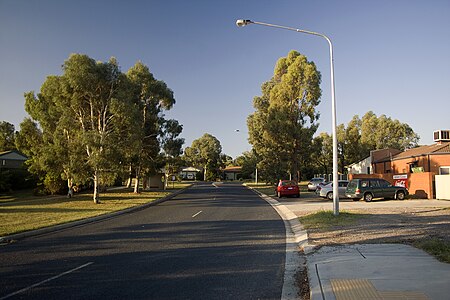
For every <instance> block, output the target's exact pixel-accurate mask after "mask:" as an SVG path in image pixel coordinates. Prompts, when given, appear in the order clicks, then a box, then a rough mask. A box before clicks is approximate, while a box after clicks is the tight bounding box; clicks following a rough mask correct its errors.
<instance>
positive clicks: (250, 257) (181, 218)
mask: <svg viewBox="0 0 450 300" xmlns="http://www.w3.org/2000/svg"><path fill="white" fill-rule="evenodd" d="M285 249H286V248H285V228H284V224H283V221H282V220H281V219H280V217H279V216H278V214H277V213H276V212H275V210H273V209H272V208H271V206H269V205H268V204H267V203H266V202H265V201H263V200H262V199H260V198H259V197H258V196H257V195H256V194H254V193H253V192H252V191H250V190H247V189H246V188H244V187H242V186H240V185H218V186H217V187H215V186H213V185H211V184H202V185H198V186H195V187H192V188H190V189H188V190H186V191H185V192H184V193H182V194H179V195H178V196H176V197H175V198H173V199H172V200H169V201H166V202H164V203H161V204H159V205H157V206H153V207H149V208H146V209H143V210H140V211H137V212H134V213H128V214H125V215H122V216H118V217H114V218H111V219H107V220H103V221H100V222H96V223H91V224H86V225H82V226H78V227H75V228H70V229H65V230H62V231H59V232H54V233H50V234H46V235H43V236H37V237H33V238H28V239H24V240H21V241H18V242H16V243H13V244H9V245H3V246H0V299H65V300H66V299H279V298H280V296H281V291H282V285H283V274H284V264H285ZM15 293H16V294H15Z"/></svg>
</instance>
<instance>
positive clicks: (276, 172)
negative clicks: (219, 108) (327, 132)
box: [247, 51, 321, 182]
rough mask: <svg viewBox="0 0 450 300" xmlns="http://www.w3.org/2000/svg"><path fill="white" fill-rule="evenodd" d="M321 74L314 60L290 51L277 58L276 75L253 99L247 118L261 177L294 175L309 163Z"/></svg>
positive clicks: (272, 178)
mask: <svg viewBox="0 0 450 300" xmlns="http://www.w3.org/2000/svg"><path fill="white" fill-rule="evenodd" d="M320 82H321V75H320V72H319V71H318V70H317V68H316V66H315V64H314V63H313V62H310V61H308V60H307V58H306V57H305V56H304V55H302V54H300V53H298V52H297V51H291V52H289V54H288V55H287V57H282V58H280V59H279V60H278V62H277V63H276V66H275V70H274V75H273V77H272V78H271V79H270V80H269V81H267V82H265V83H263V84H262V86H261V92H262V95H261V96H257V97H255V98H254V99H253V106H254V108H255V110H256V111H255V112H254V113H253V114H251V115H250V116H249V117H248V119H247V125H248V129H249V142H250V143H251V144H252V145H253V150H254V152H255V155H256V157H257V159H258V161H259V162H258V170H259V171H260V174H261V177H262V178H264V179H266V180H268V181H272V182H273V181H276V180H277V179H280V178H282V177H286V176H288V174H290V175H291V176H293V177H294V178H295V179H298V178H299V177H300V176H299V175H300V174H299V173H300V172H299V171H300V169H301V168H305V167H306V166H307V163H308V161H309V160H310V154H311V141H312V137H313V135H314V133H315V132H316V130H317V127H318V125H317V123H316V122H317V120H318V118H319V113H318V112H317V111H316V107H317V105H318V104H319V103H320V97H321V89H320Z"/></svg>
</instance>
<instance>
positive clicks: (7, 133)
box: [0, 121, 15, 152]
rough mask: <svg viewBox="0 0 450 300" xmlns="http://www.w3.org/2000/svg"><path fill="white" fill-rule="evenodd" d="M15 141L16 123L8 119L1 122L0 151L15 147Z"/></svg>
mask: <svg viewBox="0 0 450 300" xmlns="http://www.w3.org/2000/svg"><path fill="white" fill-rule="evenodd" d="M14 141H15V128H14V125H13V124H11V123H9V122H6V121H2V122H0V152H1V151H7V150H13V149H15V144H14V143H15V142H14Z"/></svg>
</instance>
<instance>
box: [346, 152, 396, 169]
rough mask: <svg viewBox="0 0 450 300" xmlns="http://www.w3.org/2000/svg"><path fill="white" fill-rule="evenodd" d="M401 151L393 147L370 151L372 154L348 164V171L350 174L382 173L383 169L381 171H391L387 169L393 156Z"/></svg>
mask: <svg viewBox="0 0 450 300" xmlns="http://www.w3.org/2000/svg"><path fill="white" fill-rule="evenodd" d="M399 153H401V151H400V150H397V149H393V148H386V149H381V150H373V151H370V156H368V157H366V158H364V159H362V160H360V161H358V162H356V163H353V164H351V165H348V166H346V168H347V172H348V174H374V173H380V170H381V169H382V170H383V171H382V172H381V173H389V171H388V172H386V170H390V165H389V163H390V161H391V158H392V157H393V156H395V155H397V154H399ZM388 166H389V167H388ZM377 167H378V168H377Z"/></svg>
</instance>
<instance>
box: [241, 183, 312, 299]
mask: <svg viewBox="0 0 450 300" xmlns="http://www.w3.org/2000/svg"><path fill="white" fill-rule="evenodd" d="M247 188H249V189H251V190H252V191H254V192H255V193H257V194H258V195H259V196H260V197H261V198H262V199H264V200H265V201H266V202H267V203H269V204H270V205H271V206H272V207H273V208H274V209H275V210H276V212H277V213H278V215H279V216H280V217H281V218H282V219H283V222H284V226H285V228H286V262H285V271H284V281H283V291H282V294H281V299H298V298H299V296H298V286H297V284H296V278H295V277H296V274H297V273H298V272H299V271H300V270H299V269H300V267H301V266H304V267H306V260H305V257H304V256H302V255H300V253H301V251H303V252H304V253H309V252H311V251H312V250H313V247H310V246H309V244H308V233H307V232H306V230H305V229H304V227H303V225H302V224H301V223H300V221H299V220H298V217H297V216H296V215H295V214H294V213H293V212H292V211H291V210H290V209H289V208H287V207H286V206H284V205H283V204H281V203H280V202H278V201H277V200H275V199H273V198H272V197H270V196H267V195H265V194H262V193H261V192H259V191H257V190H255V189H253V188H251V187H249V186H247Z"/></svg>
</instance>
